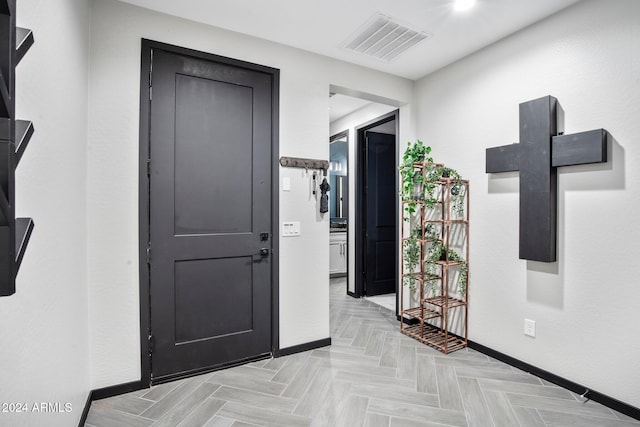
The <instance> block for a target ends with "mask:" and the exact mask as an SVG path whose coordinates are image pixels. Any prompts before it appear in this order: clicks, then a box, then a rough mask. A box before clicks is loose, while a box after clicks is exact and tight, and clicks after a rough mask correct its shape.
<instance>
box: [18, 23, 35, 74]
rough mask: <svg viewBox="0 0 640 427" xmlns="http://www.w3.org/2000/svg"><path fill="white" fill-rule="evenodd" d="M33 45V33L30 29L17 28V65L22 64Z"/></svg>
mask: <svg viewBox="0 0 640 427" xmlns="http://www.w3.org/2000/svg"><path fill="white" fill-rule="evenodd" d="M32 45H33V31H31V30H29V29H28V28H20V27H16V65H17V64H19V63H20V61H21V60H22V58H23V57H24V55H25V53H27V51H28V50H29V48H30V47H31V46H32Z"/></svg>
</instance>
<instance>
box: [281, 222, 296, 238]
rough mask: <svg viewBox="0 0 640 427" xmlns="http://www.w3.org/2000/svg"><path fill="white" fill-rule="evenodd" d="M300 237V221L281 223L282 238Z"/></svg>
mask: <svg viewBox="0 0 640 427" xmlns="http://www.w3.org/2000/svg"><path fill="white" fill-rule="evenodd" d="M299 235H300V221H290V222H283V223H282V237H293V236H299Z"/></svg>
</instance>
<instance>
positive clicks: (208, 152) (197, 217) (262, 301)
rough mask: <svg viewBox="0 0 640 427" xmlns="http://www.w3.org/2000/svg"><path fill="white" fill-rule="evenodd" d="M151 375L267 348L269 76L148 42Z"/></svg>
mask: <svg viewBox="0 0 640 427" xmlns="http://www.w3.org/2000/svg"><path fill="white" fill-rule="evenodd" d="M152 58H153V59H152V70H153V71H152V77H151V79H152V97H151V98H152V100H151V114H150V158H151V163H150V225H149V227H150V247H151V262H150V283H151V285H150V311H151V331H152V334H153V341H154V345H153V350H152V356H151V366H152V368H151V369H152V378H153V379H155V380H157V379H161V378H169V377H175V376H180V375H185V374H187V373H189V372H195V371H199V370H203V369H206V368H211V367H216V366H220V365H225V364H229V363H232V362H237V361H240V360H245V359H248V358H252V357H256V356H259V355H264V354H269V353H270V352H271V274H270V271H271V265H270V263H271V260H270V256H269V255H270V252H271V135H272V114H271V108H272V107H271V106H272V100H271V97H272V84H273V77H272V75H270V74H268V73H262V72H259V71H255V70H252V69H247V68H242V67H238V66H235V65H229V64H227V63H221V62H212V61H208V60H205V59H201V58H196V57H190V56H186V55H181V54H177V53H171V52H167V51H164V50H159V49H154V51H153V57H152Z"/></svg>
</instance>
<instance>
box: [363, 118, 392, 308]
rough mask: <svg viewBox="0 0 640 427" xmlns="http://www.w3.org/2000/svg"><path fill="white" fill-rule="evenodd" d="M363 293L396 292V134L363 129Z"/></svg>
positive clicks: (371, 294) (370, 294)
mask: <svg viewBox="0 0 640 427" xmlns="http://www.w3.org/2000/svg"><path fill="white" fill-rule="evenodd" d="M365 144H366V145H365V150H366V164H365V169H366V171H365V174H366V175H365V176H366V187H365V196H364V197H365V210H366V217H365V222H366V226H365V227H366V230H365V241H366V243H365V246H366V248H365V251H366V253H365V294H366V295H367V296H373V295H381V294H392V293H395V292H396V259H397V256H396V249H395V248H396V246H395V244H396V234H397V226H396V212H395V209H396V197H397V193H396V183H395V175H396V164H395V161H396V154H395V153H396V148H395V147H396V137H395V135H389V134H384V133H377V132H371V131H367V132H365Z"/></svg>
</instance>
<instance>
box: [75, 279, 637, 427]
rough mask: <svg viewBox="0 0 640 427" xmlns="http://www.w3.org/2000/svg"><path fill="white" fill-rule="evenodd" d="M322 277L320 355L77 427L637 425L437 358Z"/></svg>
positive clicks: (561, 393)
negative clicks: (324, 317) (327, 311)
mask: <svg viewBox="0 0 640 427" xmlns="http://www.w3.org/2000/svg"><path fill="white" fill-rule="evenodd" d="M398 329H399V325H398V322H397V321H396V319H395V316H394V315H393V313H392V312H390V311H388V310H386V309H384V308H381V307H379V306H377V305H375V304H372V303H371V302H368V301H366V300H365V299H353V298H351V297H348V296H346V295H345V283H344V280H343V279H342V280H341V279H334V280H332V281H331V338H332V345H331V346H329V347H325V348H321V349H317V350H312V351H308V352H305V353H299V354H295V355H291V356H285V357H281V358H278V359H269V360H263V361H259V362H254V363H249V364H247V365H244V366H238V367H235V368H230V369H226V370H223V371H218V372H215V373H210V374H205V375H200V376H198V377H193V378H188V379H184V380H180V381H175V382H172V383H168V384H161V385H158V386H154V387H152V388H150V389H145V390H140V391H136V392H133V393H128V394H125V395H120V396H115V397H111V398H108V399H103V400H98V401H95V402H93V404H92V405H91V409H90V412H89V415H88V418H87V423H86V424H85V425H86V426H88V427H118V426H123V427H136V426H141V427H142V426H172V427H173V426H180V427H195V426H206V427H230V426H233V427H251V426H253V427H255V426H278V427H279V426H345V427H356V426H371V427H378V426H380V427H428V426H432V427H444V426H482V427H484V426H487V427H492V426H493V427H510V426H514V427H515V426H522V427H545V426H548V427H551V426H556V427H557V426H579V427H640V422H638V421H637V420H633V419H631V418H629V417H626V416H625V415H622V414H619V413H617V412H615V411H613V410H611V409H609V408H606V407H604V406H602V405H600V404H597V403H594V402H591V401H589V402H586V403H584V402H583V401H582V400H583V399H581V398H580V396H578V395H575V394H574V393H571V392H569V391H567V390H565V389H562V388H560V387H557V386H555V385H553V384H550V383H547V382H545V381H543V380H541V379H539V378H537V377H535V376H532V375H529V374H527V373H525V372H522V371H520V370H518V369H515V368H513V367H511V366H508V365H506V364H504V363H501V362H499V361H496V360H493V359H491V358H489V357H487V356H485V355H483V354H481V353H478V352H476V351H473V350H469V349H463V350H459V351H457V352H454V353H452V354H450V355H448V356H445V355H443V354H441V353H439V352H437V351H435V350H433V349H431V348H430V347H427V346H425V345H422V344H421V343H419V342H417V341H415V340H413V339H411V338H408V337H406V336H404V335H402V334H400V332H399V331H398Z"/></svg>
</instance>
